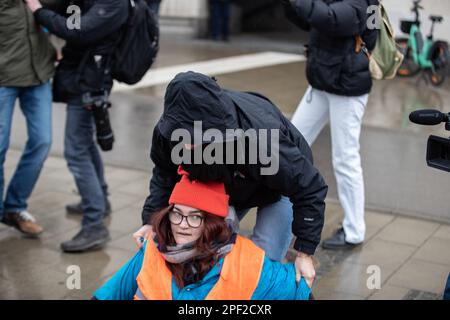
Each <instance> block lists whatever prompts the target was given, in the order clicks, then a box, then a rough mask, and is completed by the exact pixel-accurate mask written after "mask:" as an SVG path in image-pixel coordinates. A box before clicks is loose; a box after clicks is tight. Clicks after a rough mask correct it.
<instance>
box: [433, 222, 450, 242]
mask: <svg viewBox="0 0 450 320" xmlns="http://www.w3.org/2000/svg"><path fill="white" fill-rule="evenodd" d="M433 236H434V237H436V238H442V239H450V225H442V226H440V227H439V229H438V230H437V231H436V233H435V234H434V235H433Z"/></svg>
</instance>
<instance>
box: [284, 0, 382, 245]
mask: <svg viewBox="0 0 450 320" xmlns="http://www.w3.org/2000/svg"><path fill="white" fill-rule="evenodd" d="M283 4H284V6H285V9H286V13H287V16H288V18H290V20H291V21H293V22H294V23H295V24H296V25H298V26H299V27H301V28H302V29H304V30H307V31H309V32H310V40H309V46H308V49H307V58H308V60H307V66H306V76H307V78H308V82H309V87H308V89H307V90H306V93H305V94H304V96H303V98H302V100H301V102H300V104H299V105H298V107H297V109H296V111H295V113H294V115H293V116H292V123H293V124H294V126H295V127H296V128H297V129H298V130H299V131H300V132H301V133H302V134H303V136H304V137H305V139H306V140H307V141H308V144H309V145H312V144H313V143H314V141H315V140H316V138H317V136H318V135H319V133H320V132H321V131H322V129H323V127H324V126H325V125H326V124H327V123H328V122H329V123H330V128H331V142H332V160H333V161H332V163H333V168H334V174H335V177H336V182H337V190H338V196H339V201H340V203H341V206H342V208H343V210H344V221H343V224H342V228H339V229H338V230H337V231H336V233H335V234H334V235H333V236H332V237H331V238H330V239H326V240H325V241H324V242H323V247H324V248H326V249H346V248H347V249H350V248H354V247H355V246H357V245H359V244H361V243H362V242H363V241H364V236H365V231H366V225H365V221H364V181H363V171H362V167H361V156H360V143H359V139H360V133H361V125H362V118H363V115H364V111H365V108H366V105H367V100H368V98H369V93H370V90H371V88H372V77H371V74H370V71H369V59H368V57H367V55H366V53H364V52H363V51H364V50H360V49H361V47H360V46H361V43H360V42H359V41H357V39H358V38H359V37H357V36H361V38H362V39H363V41H364V43H365V46H366V48H367V49H368V50H369V51H370V50H372V49H373V48H374V46H375V43H376V39H377V30H376V29H373V30H370V29H368V28H367V18H368V16H367V8H368V6H369V5H378V0H342V1H335V0H317V1H315V0H302V1H283Z"/></svg>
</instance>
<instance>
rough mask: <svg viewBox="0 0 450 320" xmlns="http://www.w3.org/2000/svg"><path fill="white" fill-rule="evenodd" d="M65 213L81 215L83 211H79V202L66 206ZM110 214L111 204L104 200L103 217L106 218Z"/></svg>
mask: <svg viewBox="0 0 450 320" xmlns="http://www.w3.org/2000/svg"><path fill="white" fill-rule="evenodd" d="M66 212H67V213H68V214H78V215H81V214H83V210H82V209H81V202H77V203H72V204H68V205H67V206H66ZM110 214H111V203H110V202H109V200H106V202H105V214H104V217H107V216H109V215H110Z"/></svg>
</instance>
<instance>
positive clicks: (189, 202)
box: [169, 166, 229, 218]
mask: <svg viewBox="0 0 450 320" xmlns="http://www.w3.org/2000/svg"><path fill="white" fill-rule="evenodd" d="M178 174H180V175H181V176H182V177H181V180H180V182H178V183H177V184H176V185H175V187H174V189H173V191H172V195H171V196H170V199H169V204H170V205H171V204H174V203H177V204H182V205H185V206H189V207H192V208H196V209H199V210H202V211H205V212H207V213H211V214H214V215H216V216H219V217H223V218H225V217H226V216H227V214H228V199H229V196H228V195H227V194H226V193H225V185H224V184H223V183H222V182H212V181H211V182H208V183H205V182H200V181H191V180H189V177H188V175H189V174H188V173H187V172H186V171H184V170H183V169H182V168H181V166H180V167H178Z"/></svg>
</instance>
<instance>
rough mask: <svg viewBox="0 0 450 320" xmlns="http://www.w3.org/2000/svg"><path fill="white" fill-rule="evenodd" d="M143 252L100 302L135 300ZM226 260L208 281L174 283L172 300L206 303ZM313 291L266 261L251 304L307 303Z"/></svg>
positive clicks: (289, 267) (290, 270)
mask: <svg viewBox="0 0 450 320" xmlns="http://www.w3.org/2000/svg"><path fill="white" fill-rule="evenodd" d="M145 247H146V245H145V244H144V245H143V246H142V249H141V250H139V251H138V252H137V253H136V255H135V256H134V257H133V258H131V259H130V260H129V261H128V262H127V263H126V264H125V265H124V266H123V267H122V268H121V269H120V270H119V271H118V272H117V273H116V274H115V275H114V276H113V277H112V278H111V279H110V280H109V281H108V282H106V284H104V285H103V286H102V287H101V288H100V289H98V290H97V291H96V292H95V293H94V295H93V296H94V298H96V299H98V300H132V299H133V297H134V294H135V293H136V290H137V288H138V285H137V282H136V278H137V276H138V274H139V272H140V271H141V267H142V263H143V261H144V253H145ZM223 261H224V259H223V258H222V259H221V260H220V261H219V262H218V263H217V265H215V266H214V267H213V268H212V269H211V270H210V271H209V272H208V273H207V274H206V275H205V277H204V278H203V279H202V280H201V281H199V282H196V283H194V284H191V285H188V286H185V287H184V288H182V289H181V290H180V289H179V288H178V287H177V285H176V284H175V281H174V280H172V298H173V300H204V299H205V298H206V296H207V295H208V293H209V292H210V291H211V289H212V288H213V287H214V285H215V284H216V282H217V281H218V280H219V276H220V271H221V269H222V265H223ZM310 294H311V289H310V288H309V287H308V285H307V284H306V282H305V280H304V279H303V278H302V279H301V281H300V283H299V284H297V283H296V281H295V269H294V265H293V264H292V263H289V264H282V263H280V262H276V261H272V260H270V259H268V258H267V257H265V258H264V264H263V269H262V274H261V277H260V280H259V283H258V286H257V288H256V290H255V292H254V293H253V296H252V300H308V299H309V296H310Z"/></svg>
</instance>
